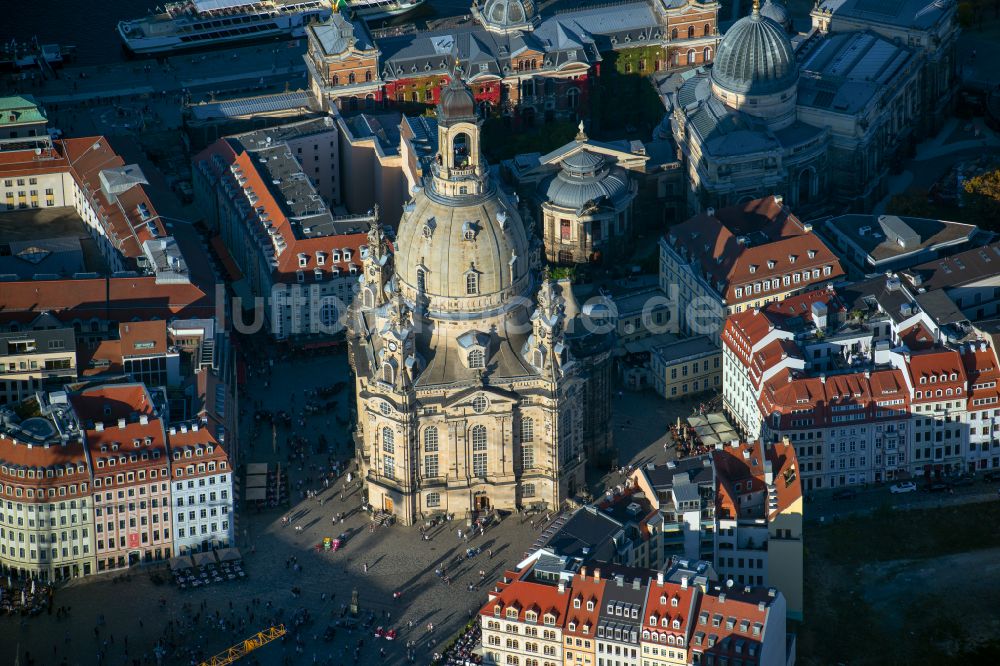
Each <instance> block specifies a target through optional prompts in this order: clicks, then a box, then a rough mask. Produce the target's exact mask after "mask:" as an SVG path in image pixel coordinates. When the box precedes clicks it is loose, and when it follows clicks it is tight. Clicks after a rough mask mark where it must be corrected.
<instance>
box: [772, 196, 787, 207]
mask: <svg viewBox="0 0 1000 666" xmlns="http://www.w3.org/2000/svg"><path fill="white" fill-rule="evenodd" d="M774 203H776V204H778V205H779V206H783V205H784V204H785V197H783V196H782V195H780V194H775V195H774Z"/></svg>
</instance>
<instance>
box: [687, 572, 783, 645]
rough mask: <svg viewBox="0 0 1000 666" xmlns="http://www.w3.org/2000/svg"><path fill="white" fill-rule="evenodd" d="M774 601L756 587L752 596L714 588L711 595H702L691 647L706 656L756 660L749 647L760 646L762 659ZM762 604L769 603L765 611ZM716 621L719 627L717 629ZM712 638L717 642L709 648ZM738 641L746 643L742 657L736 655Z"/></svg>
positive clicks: (739, 591) (696, 614) (735, 590)
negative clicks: (769, 615) (768, 621)
mask: <svg viewBox="0 0 1000 666" xmlns="http://www.w3.org/2000/svg"><path fill="white" fill-rule="evenodd" d="M723 597H724V598H723ZM770 601H771V600H770V599H769V597H768V596H767V592H766V591H765V590H763V589H761V588H754V589H753V590H752V591H751V592H750V593H749V594H748V593H745V592H744V591H743V590H741V589H739V588H733V589H731V590H720V589H718V588H713V589H710V590H709V592H708V593H707V594H699V595H698V603H697V605H696V613H695V616H696V620H695V624H694V626H693V627H692V638H691V640H690V641H689V643H688V644H689V646H690V647H691V648H692V649H693V650H696V651H699V652H704V653H706V654H714V655H720V656H721V655H727V656H731V657H736V656H739V657H741V658H742V659H747V660H753V659H754V657H751V656H750V654H749V651H748V649H747V644H749V643H756V644H757V655H756V659H757V660H759V659H760V651H759V650H760V643H761V642H762V641H763V640H764V634H765V633H766V627H767V619H768V618H767V616H768V612H769V610H770V603H769V602H770ZM761 602H763V603H764V604H765V605H764V609H763V610H761V609H760V606H759V604H760V603H761ZM716 621H718V626H715V622H716ZM730 625H731V626H730ZM755 625H756V626H757V627H758V628H759V630H760V631H759V635H754V626H755ZM727 637H732V639H733V640H728V641H727V640H725V639H726V638H727ZM699 638H700V641H699ZM710 638H711V639H714V640H712V641H711V642H712V643H713V645H711V646H709V642H710V640H709V639H710ZM737 641H742V642H743V643H744V646H743V650H742V651H741V653H739V654H737V653H736V652H735V649H736V643H737ZM755 663H757V662H755Z"/></svg>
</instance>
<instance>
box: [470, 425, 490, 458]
mask: <svg viewBox="0 0 1000 666" xmlns="http://www.w3.org/2000/svg"><path fill="white" fill-rule="evenodd" d="M486 444H487V442H486V426H484V425H474V426H472V451H473V453H475V452H479V451H485V450H486Z"/></svg>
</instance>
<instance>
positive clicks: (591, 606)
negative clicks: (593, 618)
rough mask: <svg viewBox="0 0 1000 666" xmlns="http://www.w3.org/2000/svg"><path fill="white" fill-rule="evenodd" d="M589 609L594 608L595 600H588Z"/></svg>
mask: <svg viewBox="0 0 1000 666" xmlns="http://www.w3.org/2000/svg"><path fill="white" fill-rule="evenodd" d="M587 610H589V611H592V610H594V602H593V601H588V602H587Z"/></svg>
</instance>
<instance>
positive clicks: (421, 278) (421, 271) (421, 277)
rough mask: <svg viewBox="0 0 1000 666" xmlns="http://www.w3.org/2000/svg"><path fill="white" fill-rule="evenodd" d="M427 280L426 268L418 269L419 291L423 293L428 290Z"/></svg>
mask: <svg viewBox="0 0 1000 666" xmlns="http://www.w3.org/2000/svg"><path fill="white" fill-rule="evenodd" d="M426 286H427V281H426V275H425V272H424V269H422V268H418V269H417V293H419V294H422V293H424V291H425V290H426Z"/></svg>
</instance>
